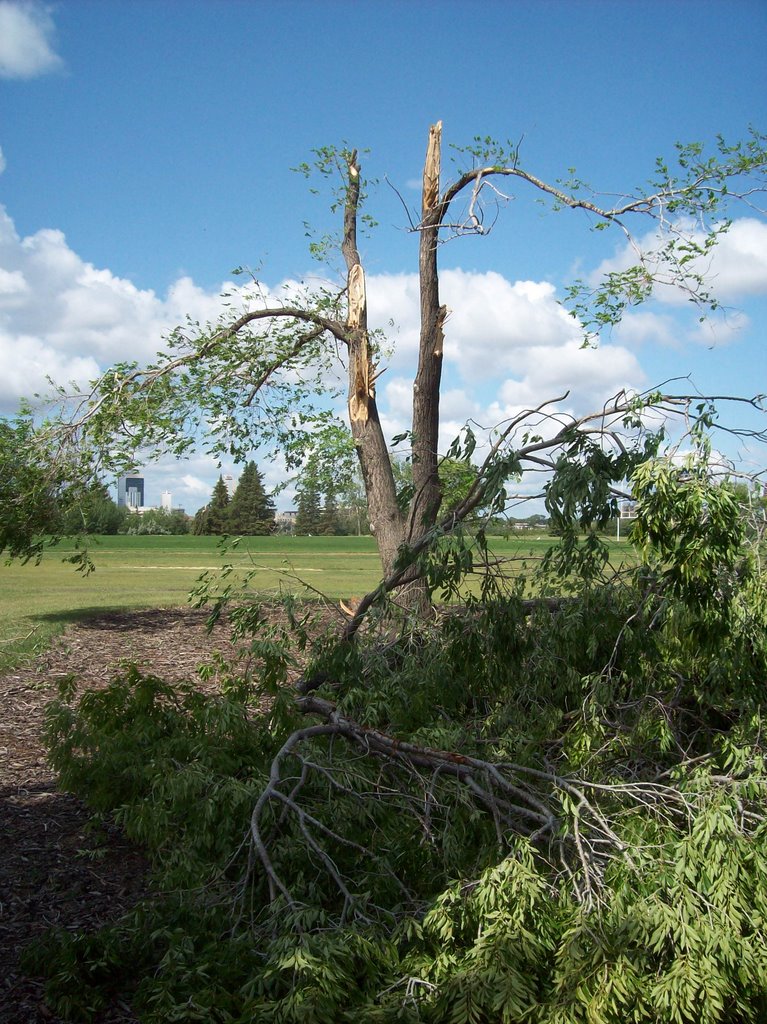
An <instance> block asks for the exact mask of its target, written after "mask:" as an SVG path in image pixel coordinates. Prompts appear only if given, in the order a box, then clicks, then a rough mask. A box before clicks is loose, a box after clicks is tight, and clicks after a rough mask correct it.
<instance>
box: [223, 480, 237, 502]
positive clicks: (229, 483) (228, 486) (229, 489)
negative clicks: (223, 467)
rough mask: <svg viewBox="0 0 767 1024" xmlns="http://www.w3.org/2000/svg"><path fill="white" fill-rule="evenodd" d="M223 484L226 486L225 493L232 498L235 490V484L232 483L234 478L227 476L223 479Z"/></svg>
mask: <svg viewBox="0 0 767 1024" xmlns="http://www.w3.org/2000/svg"><path fill="white" fill-rule="evenodd" d="M224 483H225V484H226V490H227V492H228V494H229V497H230V498H231V497H233V495H234V492H235V491H236V490H237V487H236V484H235V482H234V477H233V476H229V475H228V474H227V475H226V476H225V477H224Z"/></svg>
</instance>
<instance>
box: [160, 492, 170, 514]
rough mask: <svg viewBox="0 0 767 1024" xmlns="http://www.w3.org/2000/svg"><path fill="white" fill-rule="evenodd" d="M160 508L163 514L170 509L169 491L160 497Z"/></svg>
mask: <svg viewBox="0 0 767 1024" xmlns="http://www.w3.org/2000/svg"><path fill="white" fill-rule="evenodd" d="M160 507H161V508H162V510H163V512H170V510H171V508H172V504H171V493H170V491H163V492H162V495H161V496H160Z"/></svg>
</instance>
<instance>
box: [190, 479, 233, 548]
mask: <svg viewBox="0 0 767 1024" xmlns="http://www.w3.org/2000/svg"><path fill="white" fill-rule="evenodd" d="M228 532H229V491H227V489H226V484H225V483H224V478H223V477H221V476H220V477H219V478H218V481H217V483H216V486H215V487H214V488H213V494H212V495H211V499H210V501H209V502H208V504H207V505H205V507H204V508H201V509H200V510H199V511H198V512H197V515H196V516H195V517H194V523H193V524H192V533H194V534H196V535H197V536H199V535H200V534H215V535H216V536H221V535H222V534H224V533H228Z"/></svg>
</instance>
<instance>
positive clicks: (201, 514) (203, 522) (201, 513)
mask: <svg viewBox="0 0 767 1024" xmlns="http://www.w3.org/2000/svg"><path fill="white" fill-rule="evenodd" d="M208 532H209V530H208V506H207V505H203V507H202V508H200V509H198V510H197V511H196V512H195V514H194V519H193V520H192V533H193V534H194V536H195V537H201V536H204V535H205V534H207V533H208Z"/></svg>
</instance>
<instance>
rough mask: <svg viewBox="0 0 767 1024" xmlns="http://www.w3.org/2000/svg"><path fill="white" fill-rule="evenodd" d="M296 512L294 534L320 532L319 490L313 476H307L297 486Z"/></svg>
mask: <svg viewBox="0 0 767 1024" xmlns="http://www.w3.org/2000/svg"><path fill="white" fill-rule="evenodd" d="M297 491H298V511H297V514H296V533H299V534H303V535H307V534H317V533H320V532H321V531H322V509H321V506H320V488H319V484H318V483H317V479H316V477H315V476H314V475H313V474H308V475H307V476H306V477H305V479H304V480H302V481H301V483H300V484H299V485H298V488H297Z"/></svg>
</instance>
